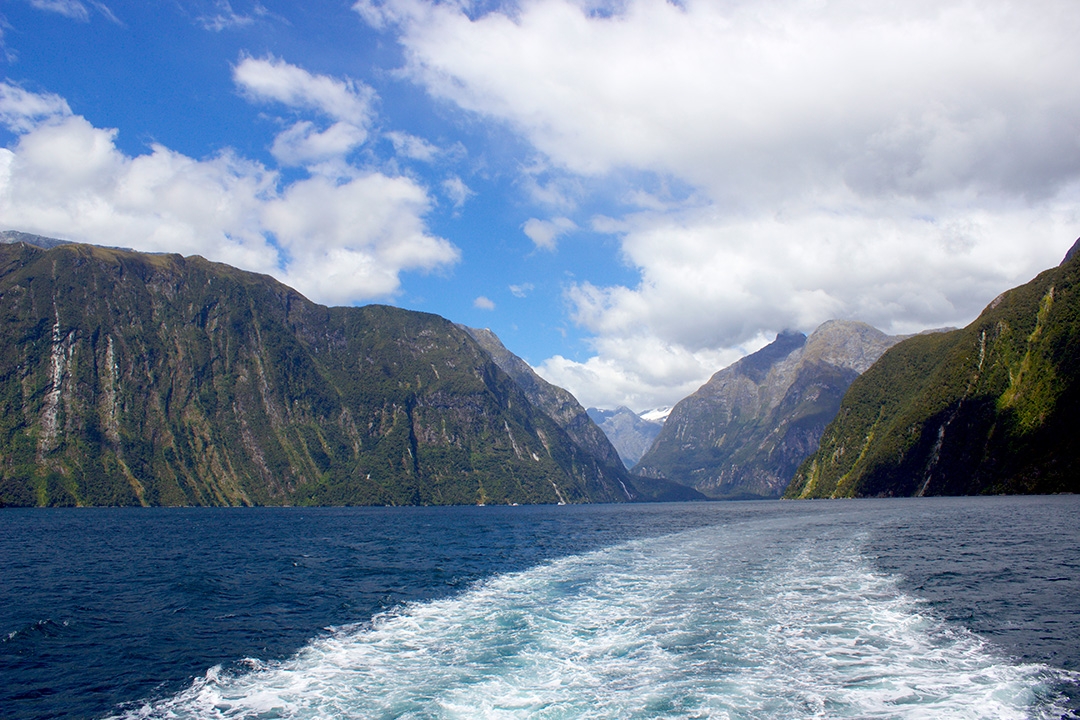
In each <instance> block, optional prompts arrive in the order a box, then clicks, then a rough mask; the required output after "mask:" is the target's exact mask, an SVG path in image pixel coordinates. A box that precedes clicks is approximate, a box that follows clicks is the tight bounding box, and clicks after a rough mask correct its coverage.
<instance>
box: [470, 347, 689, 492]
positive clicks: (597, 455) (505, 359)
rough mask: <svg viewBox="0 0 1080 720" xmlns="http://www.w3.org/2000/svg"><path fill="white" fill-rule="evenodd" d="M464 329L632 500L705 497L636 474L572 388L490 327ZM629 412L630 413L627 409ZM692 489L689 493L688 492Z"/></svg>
mask: <svg viewBox="0 0 1080 720" xmlns="http://www.w3.org/2000/svg"><path fill="white" fill-rule="evenodd" d="M462 328H463V329H464V330H465V331H466V332H468V333H469V335H471V336H472V338H473V339H474V340H476V342H477V343H479V345H480V347H482V348H484V350H486V351H487V352H488V353H489V354H490V355H491V357H492V359H493V360H494V361H495V364H496V365H498V366H499V368H500V369H501V370H502V371H503V372H505V373H506V374H507V375H509V376H510V377H511V378H512V379H513V380H514V381H515V382H516V383H517V384H518V386H519V387H520V388H521V389H522V390H523V391H524V393H525V396H526V397H527V398H528V399H529V402H530V403H532V405H533V406H534V407H536V408H537V409H539V410H540V411H541V412H543V413H544V414H546V415H547V416H548V417H550V418H551V419H552V420H553V421H554V422H555V424H556V425H558V426H559V427H561V428H562V429H563V430H564V431H566V434H567V435H568V436H569V437H570V439H571V440H572V441H573V442H574V443H575V444H576V445H577V446H578V448H579V449H580V450H581V454H582V455H583V456H586V457H591V458H593V462H594V468H593V469H594V472H595V473H596V474H597V475H599V476H601V477H604V478H605V479H607V480H608V481H609V482H613V483H616V484H617V485H618V487H619V488H620V489H621V490H622V491H623V493H624V494H625V496H626V499H628V500H644V501H649V500H653V501H656V500H662V501H667V500H672V501H684V500H704V499H705V497H704V496H703V495H701V494H699V493H697V492H694V491H693V490H690V489H689V488H686V487H684V486H681V485H679V484H677V483H672V482H669V481H666V480H664V479H662V478H647V477H639V476H632V475H630V473H628V472H627V468H626V465H625V464H624V463H623V462H622V460H621V459H620V456H619V453H618V452H617V451H616V449H615V447H614V446H613V444H612V442H611V440H610V439H609V437H608V435H606V434H605V432H604V431H603V430H601V429H600V428H599V427H598V426H597V424H596V423H595V422H594V421H593V417H592V414H591V411H586V410H585V409H584V408H583V407H581V403H579V402H578V401H577V398H575V397H574V396H573V395H572V394H571V393H570V392H569V391H567V390H565V389H563V388H561V387H559V386H557V385H552V384H551V383H549V382H548V381H547V380H544V379H543V378H542V377H540V376H539V375H537V374H536V372H535V371H534V370H533V369H532V368H531V367H529V364H528V363H527V362H525V361H524V360H522V359H521V358H519V357H518V356H517V355H515V354H513V353H512V352H510V351H509V350H507V349H506V346H504V345H503V344H502V341H501V340H499V338H498V336H497V335H495V333H493V332H491V331H490V330H487V329H477V328H467V327H464V326H462ZM627 412H630V411H629V410H627ZM688 491H689V492H688Z"/></svg>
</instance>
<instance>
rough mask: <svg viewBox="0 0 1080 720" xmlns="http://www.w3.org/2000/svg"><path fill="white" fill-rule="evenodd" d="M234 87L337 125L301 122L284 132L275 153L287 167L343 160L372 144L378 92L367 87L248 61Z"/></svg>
mask: <svg viewBox="0 0 1080 720" xmlns="http://www.w3.org/2000/svg"><path fill="white" fill-rule="evenodd" d="M233 81H234V82H235V83H236V84H237V85H238V86H239V87H240V88H241V90H243V92H244V93H245V94H246V95H247V96H248V97H249V98H250V99H252V100H254V101H258V102H278V103H281V104H283V105H285V106H287V107H288V108H290V109H292V110H296V111H304V110H307V111H314V112H316V113H318V114H321V115H323V116H325V117H327V118H329V119H331V120H332V121H334V122H333V124H332V125H330V127H328V128H325V129H319V127H318V126H317V125H316V124H315V123H314V122H311V121H309V120H300V121H297V122H295V123H294V124H293V125H291V126H290V127H289V128H288V129H286V130H284V131H283V132H281V133H280V134H279V135H278V136H277V137H276V138H275V139H274V144H273V146H272V148H271V152H272V153H273V155H274V157H275V158H276V159H277V160H278V162H280V163H282V164H284V165H314V164H318V163H323V162H325V161H327V160H329V159H331V158H335V157H336V158H344V157H345V155H347V154H348V153H349V152H351V151H352V150H353V149H354V148H356V147H359V146H360V145H362V144H363V143H364V141H365V140H367V135H368V131H367V128H368V126H369V125H370V124H371V121H372V119H373V118H374V114H375V112H374V110H373V108H372V103H373V102H374V100H375V91H374V90H372V89H371V88H369V87H368V86H366V85H364V84H363V83H360V82H357V81H355V80H351V79H346V80H339V79H336V78H332V77H329V76H327V75H313V74H312V73H309V72H308V71H307V70H304V69H303V68H301V67H297V66H296V65H291V64H289V63H287V62H285V61H284V60H279V59H277V58H273V57H267V58H262V59H256V58H252V57H244V58H243V59H241V61H240V63H239V64H238V65H237V66H236V67H235V68H233Z"/></svg>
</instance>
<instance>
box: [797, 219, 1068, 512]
mask: <svg viewBox="0 0 1080 720" xmlns="http://www.w3.org/2000/svg"><path fill="white" fill-rule="evenodd" d="M1078 253H1080V240H1078V241H1077V243H1076V244H1075V245H1074V246H1073V248H1072V249H1071V250H1070V251H1069V254H1068V255H1066V258H1065V260H1064V261H1063V262H1062V264H1061V265H1060V266H1058V267H1056V268H1053V269H1050V270H1047V271H1045V272H1043V273H1041V274H1040V275H1039V276H1038V277H1036V278H1035V279H1034V280H1032V281H1031V282H1029V283H1027V284H1026V285H1022V286H1020V287H1018V288H1015V289H1013V290H1010V291H1008V292H1006V293H1003V294H1002V295H1000V296H999V297H998V298H997V299H995V300H994V301H993V302H992V303H990V305H989V306H987V308H986V309H985V310H983V312H982V314H981V315H979V317H978V318H977V319H976V320H975V321H974V322H973V323H971V324H970V325H968V326H967V327H965V328H963V329H961V330H954V331H952V332H944V333H936V334H932V335H920V336H916V337H913V338H910V339H908V340H905V341H904V342H902V343H900V344H899V345H897V346H895V347H894V348H892V349H891V350H889V351H888V352H887V353H885V354H884V355H883V356H882V357H881V359H880V360H879V361H878V362H877V363H876V364H875V365H874V366H873V367H872V368H870V369H869V370H868V371H867V372H866V373H865V374H863V375H862V377H860V378H859V379H858V380H856V381H855V382H854V383H852V385H851V388H850V389H849V390H848V393H847V395H846V396H845V397H844V401H843V404H842V405H841V408H840V412H839V414H838V415H837V417H836V419H835V421H834V422H833V423H832V424H831V425H830V426H829V428H828V430H827V431H826V433H825V435H824V437H823V438H822V441H821V446H820V448H819V449H818V451H817V452H816V453H815V454H814V455H812V456H811V457H810V458H808V459H807V460H806V462H805V463H803V464H802V466H801V467H800V468H799V470H798V472H797V473H796V475H795V477H794V479H793V480H792V482H791V485H790V486H789V487H788V488H787V491H786V492H785V496H786V497H860V496H907V495H968V494H987V493H995V494H996V493H1050V492H1080V443H1078V442H1077V440H1076V432H1077V428H1080V254H1078Z"/></svg>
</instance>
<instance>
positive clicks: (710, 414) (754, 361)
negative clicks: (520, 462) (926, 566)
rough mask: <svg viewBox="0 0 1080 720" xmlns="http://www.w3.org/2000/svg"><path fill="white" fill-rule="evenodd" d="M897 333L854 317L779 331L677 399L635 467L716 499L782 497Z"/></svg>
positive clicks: (643, 472)
mask: <svg viewBox="0 0 1080 720" xmlns="http://www.w3.org/2000/svg"><path fill="white" fill-rule="evenodd" d="M896 341H897V338H894V337H892V336H888V335H885V334H884V333H882V332H881V331H879V330H877V329H875V328H873V327H871V326H869V325H866V324H865V323H860V322H855V321H847V320H831V321H828V322H826V323H823V324H822V325H821V326H819V327H818V328H817V329H816V330H815V331H814V332H813V333H812V334H811V335H810V337H809V338H808V337H806V336H805V335H803V334H802V333H799V332H795V331H784V332H781V333H779V334H778V335H777V337H776V340H774V341H773V342H772V343H770V344H769V345H767V346H765V347H764V348H762V349H761V350H759V351H758V352H756V353H753V354H751V355H748V356H746V357H744V358H742V359H740V360H738V361H736V362H735V363H733V364H732V365H730V366H728V367H727V368H724V369H723V370H720V371H718V372H717V373H715V374H714V375H713V376H712V378H710V379H709V381H708V382H706V383H705V384H704V385H703V386H702V387H701V388H699V389H698V390H697V391H696V392H694V393H693V394H691V395H690V396H688V397H686V398H684V399H683V400H681V401H680V402H679V403H678V404H676V405H675V408H674V409H673V410H672V411H671V415H670V416H669V417H668V419H667V421H666V422H665V424H664V427H663V430H662V431H661V432H660V434H659V436H658V437H657V438H656V441H655V442H654V443H653V445H652V447H651V448H650V449H649V451H648V452H647V453H645V455H644V456H643V457H642V458H641V460H640V461H639V462H638V464H637V465H636V466H635V467H634V468H633V471H634V472H635V473H640V474H642V475H645V476H648V477H664V478H667V479H669V480H674V481H676V482H681V483H683V484H686V485H688V486H690V487H693V488H695V489H697V490H699V491H701V492H704V493H705V494H706V495H708V496H710V497H713V498H740V497H778V496H779V495H780V494H781V493H782V492H783V491H784V489H785V488H786V487H787V484H788V482H789V480H790V478H791V475H792V474H793V473H794V471H795V469H796V468H797V467H798V465H799V463H800V462H801V461H802V460H803V459H804V458H805V457H806V456H807V455H809V454H810V453H811V452H813V450H815V449H816V447H817V442H818V440H819V438H820V437H821V433H822V432H824V429H825V426H826V425H827V424H828V422H829V420H831V419H832V417H833V416H834V415H835V413H836V410H837V409H838V408H839V406H840V398H841V397H842V396H843V394H844V391H845V390H846V389H847V387H848V386H849V385H850V384H851V382H852V380H854V379H855V377H857V376H858V375H859V373H860V372H863V371H864V370H865V369H866V368H868V367H870V365H871V364H872V363H873V362H874V360H876V358H877V357H878V356H880V354H881V353H882V352H884V350H885V349H886V348H887V347H889V346H890V345H892V344H893V343H895V342H896Z"/></svg>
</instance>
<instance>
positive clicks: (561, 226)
mask: <svg viewBox="0 0 1080 720" xmlns="http://www.w3.org/2000/svg"><path fill="white" fill-rule="evenodd" d="M576 228H577V225H575V224H574V221H573V220H571V219H569V218H564V217H558V218H555V219H554V220H537V219H536V218H530V219H529V220H526V221H525V224H524V225H523V226H522V228H521V229H522V230H524V231H525V234H526V235H527V236H528V237H529V239H530V240H532V241H533V244H534V245H536V247H537V248H538V249H540V250H548V251H554V250H555V247H556V246H557V245H558V240H559V236H561V235H565V234H566V233H568V232H570V231H571V230H574V229H576Z"/></svg>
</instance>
